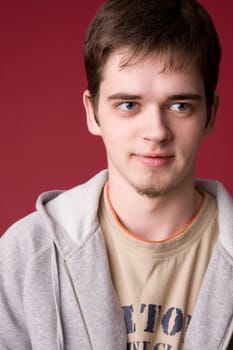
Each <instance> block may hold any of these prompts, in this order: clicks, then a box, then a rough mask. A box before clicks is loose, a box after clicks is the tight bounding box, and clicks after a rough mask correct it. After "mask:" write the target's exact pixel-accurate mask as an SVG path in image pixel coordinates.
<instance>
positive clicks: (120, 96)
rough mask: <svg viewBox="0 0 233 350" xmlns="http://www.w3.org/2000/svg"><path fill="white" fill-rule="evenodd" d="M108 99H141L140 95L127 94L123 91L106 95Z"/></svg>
mask: <svg viewBox="0 0 233 350" xmlns="http://www.w3.org/2000/svg"><path fill="white" fill-rule="evenodd" d="M108 100H109V101H111V100H130V101H135V100H142V96H139V95H131V94H127V93H124V92H122V93H121V92H119V93H116V94H113V95H110V96H108Z"/></svg>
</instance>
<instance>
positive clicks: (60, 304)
mask: <svg viewBox="0 0 233 350" xmlns="http://www.w3.org/2000/svg"><path fill="white" fill-rule="evenodd" d="M106 180H107V172H106V171H103V172H101V173H99V174H97V175H96V176H95V177H94V178H92V179H91V180H90V181H88V182H87V183H85V184H83V185H80V186H78V187H76V188H74V189H71V190H69V191H65V192H61V191H53V192H48V193H45V194H43V195H41V196H40V197H39V199H38V201H37V211H36V212H34V213H32V214H30V215H29V216H27V217H26V218H24V219H22V220H20V221H19V222H18V223H16V224H15V225H13V226H12V227H11V228H10V229H9V230H8V232H6V233H5V234H4V235H3V236H2V238H1V239H0V349H1V350H31V349H33V350H77V349H82V350H91V349H92V350H108V349H111V350H123V349H126V343H127V340H126V338H127V337H126V327H125V323H124V316H123V312H122V310H121V307H120V305H119V302H118V299H117V296H116V293H115V290H114V288H113V285H112V281H111V276H110V271H109V264H108V258H107V254H106V248H105V243H104V239H103V236H102V233H101V229H100V227H99V223H98V219H97V210H98V204H99V197H100V194H101V191H102V189H103V186H104V183H105V182H106ZM196 187H197V188H201V189H204V190H206V191H208V192H210V193H212V194H213V195H214V196H216V198H217V201H218V210H219V238H218V241H217V243H216V246H215V248H214V252H213V255H212V257H211V260H210V263H209V267H208V269H207V272H206V275H205V278H204V281H203V283H202V287H201V290H200V293H199V297H198V302H197V305H196V308H195V310H194V313H193V316H192V320H191V323H190V325H189V328H188V330H187V333H186V337H185V344H184V347H183V349H184V350H220V349H221V350H225V349H229V350H230V349H233V347H232V345H230V339H231V337H232V333H233V215H232V214H233V203H232V199H231V197H230V195H229V194H228V193H227V192H226V190H225V189H224V187H223V186H222V185H221V184H219V183H218V182H214V181H197V182H196Z"/></svg>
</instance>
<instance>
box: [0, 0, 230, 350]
mask: <svg viewBox="0 0 233 350" xmlns="http://www.w3.org/2000/svg"><path fill="white" fill-rule="evenodd" d="M220 57H221V49H220V47H219V42H218V37H217V34H216V32H215V29H214V26H213V24H212V21H211V19H210V17H209V15H208V14H207V13H206V11H205V10H204V9H203V8H202V6H201V5H200V4H198V3H197V2H196V1H193V0H183V1H182V0H181V1H171V0H169V1H168V0H147V1H142V0H129V1H127V2H125V0H110V1H108V2H107V3H106V4H105V5H104V6H103V7H102V8H101V9H100V10H99V12H98V13H97V15H96V17H95V18H94V20H93V22H92V24H91V25H90V27H89V30H88V33H87V37H86V41H85V64H86V72H87V80H88V90H87V91H85V92H84V97H83V100H84V105H85V109H86V114H87V124H88V128H89V130H90V132H91V133H92V134H94V135H100V136H101V137H102V139H103V142H104V144H105V147H106V153H107V161H108V171H104V172H101V173H100V174H97V175H96V176H95V177H94V178H93V179H91V180H90V181H89V182H87V183H85V184H83V185H80V186H78V187H76V188H74V189H72V190H70V191H66V192H50V193H47V194H44V195H42V196H41V197H40V198H39V199H38V202H37V211H36V212H35V213H33V214H31V215H29V216H28V217H27V218H24V219H23V220H21V222H19V223H17V224H16V225H14V226H13V227H12V228H11V229H10V230H9V232H7V233H6V234H5V235H4V236H3V238H2V239H1V240H0V249H1V250H0V252H1V253H0V286H1V290H0V311H1V312H0V348H1V349H3V350H6V349H8V350H9V349H10V350H13V349H17V350H18V349H19V350H25V349H33V350H44V349H48V350H55V349H59V350H61V349H66V350H74V349H85V350H89V349H94V350H103V349H114V350H122V349H127V350H171V349H185V350H217V349H222V350H223V349H232V342H231V338H232V332H233V287H232V277H233V227H232V226H233V222H232V199H231V197H230V195H229V194H228V193H227V192H226V190H225V189H224V188H223V186H222V185H221V184H219V183H218V182H215V181H200V180H199V181H194V167H195V159H196V155H197V152H198V149H199V146H200V143H201V140H202V139H203V137H205V136H206V135H208V134H209V133H210V131H211V130H212V128H213V125H214V121H215V115H216V111H217V107H218V97H217V95H216V93H215V88H216V84H217V80H218V71H219V61H220Z"/></svg>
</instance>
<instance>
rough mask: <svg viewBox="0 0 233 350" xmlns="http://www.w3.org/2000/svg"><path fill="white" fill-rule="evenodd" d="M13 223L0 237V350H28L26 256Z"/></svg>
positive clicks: (29, 345)
mask: <svg viewBox="0 0 233 350" xmlns="http://www.w3.org/2000/svg"><path fill="white" fill-rule="evenodd" d="M23 227H24V225H21V224H20V225H18V224H16V225H14V226H13V227H12V228H11V229H9V230H8V231H7V232H6V233H5V234H4V235H3V236H2V237H1V239H0V349H1V350H15V349H18V350H25V349H27V350H30V349H32V347H31V343H30V338H29V335H28V332H27V326H26V319H25V315H24V281H25V275H26V270H27V259H26V252H25V248H26V247H25V246H24V242H22V240H21V237H20V236H21V234H22V231H24V229H23Z"/></svg>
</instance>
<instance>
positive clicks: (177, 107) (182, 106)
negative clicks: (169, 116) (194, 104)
mask: <svg viewBox="0 0 233 350" xmlns="http://www.w3.org/2000/svg"><path fill="white" fill-rule="evenodd" d="M169 109H170V110H172V111H174V112H181V113H182V112H189V111H190V110H191V106H190V104H188V103H185V102H178V103H173V104H172V105H171V106H170V107H169Z"/></svg>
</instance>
